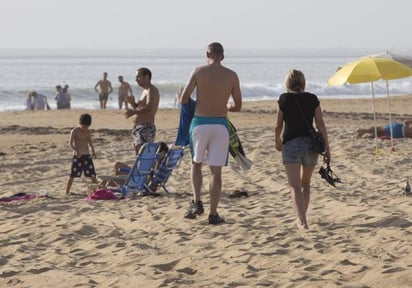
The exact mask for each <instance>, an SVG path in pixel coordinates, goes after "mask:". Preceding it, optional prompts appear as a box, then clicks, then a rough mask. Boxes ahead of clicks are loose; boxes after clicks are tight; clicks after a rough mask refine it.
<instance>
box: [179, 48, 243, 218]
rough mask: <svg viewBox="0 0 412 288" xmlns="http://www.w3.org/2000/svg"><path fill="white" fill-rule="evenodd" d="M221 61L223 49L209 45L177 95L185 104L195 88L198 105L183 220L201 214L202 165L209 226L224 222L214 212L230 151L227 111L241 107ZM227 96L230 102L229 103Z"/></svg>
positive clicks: (235, 84)
mask: <svg viewBox="0 0 412 288" xmlns="http://www.w3.org/2000/svg"><path fill="white" fill-rule="evenodd" d="M223 58H224V51H223V46H222V45H221V44H220V43H217V42H214V43H211V44H209V45H208V47H207V49H206V63H207V64H206V65H203V66H198V67H196V68H195V69H194V70H193V72H192V74H191V75H190V77H189V80H188V83H187V84H186V86H185V88H184V89H183V93H182V94H181V96H180V103H181V104H186V103H187V102H188V101H189V98H190V95H191V94H192V92H193V91H194V90H195V89H196V92H197V96H196V99H197V103H196V107H195V113H194V117H193V119H192V122H191V125H190V147H191V149H190V150H191V152H192V167H191V180H192V190H193V200H192V202H191V204H190V206H189V208H188V209H187V211H186V213H185V215H184V218H188V219H194V218H196V217H197V215H200V214H202V213H203V212H204V209H203V203H202V201H201V189H202V183H203V180H202V179H203V175H202V164H203V162H204V163H205V164H207V165H208V166H209V170H210V173H211V179H210V185H209V195H210V213H209V218H208V222H209V224H212V225H216V224H221V223H223V222H225V221H224V219H223V218H221V217H220V216H219V214H218V213H217V206H218V204H219V200H220V194H221V191H222V166H225V165H226V164H227V157H228V151H229V130H228V124H227V111H231V112H238V111H240V109H241V107H242V96H241V91H240V84H239V78H238V76H237V74H236V73H235V72H234V71H232V70H230V69H228V68H226V67H225V66H223V65H222V64H221V62H222V61H223ZM230 97H232V99H233V102H232V101H230V102H228V101H229V98H230Z"/></svg>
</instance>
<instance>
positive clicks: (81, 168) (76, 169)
mask: <svg viewBox="0 0 412 288" xmlns="http://www.w3.org/2000/svg"><path fill="white" fill-rule="evenodd" d="M82 172H84V176H85V177H96V172H95V170H94V164H93V159H92V157H91V156H90V155H82V156H81V157H80V158H77V157H76V156H73V159H72V167H71V172H70V177H80V176H82Z"/></svg>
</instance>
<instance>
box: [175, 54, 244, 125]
mask: <svg viewBox="0 0 412 288" xmlns="http://www.w3.org/2000/svg"><path fill="white" fill-rule="evenodd" d="M221 60H223V56H222V58H216V59H213V58H208V64H207V65H204V66H200V67H197V68H195V69H194V71H193V72H192V75H191V76H190V79H189V82H188V84H187V85H186V87H185V89H184V91H183V93H182V95H181V103H182V104H184V103H186V102H187V101H188V99H189V97H190V95H191V93H192V92H193V90H194V89H195V88H196V91H197V96H196V110H195V115H196V116H208V117H226V116H227V111H228V110H229V111H240V109H241V106H242V99H241V92H240V84H239V78H238V76H237V74H236V73H235V72H234V71H232V70H230V69H228V68H226V67H224V66H223V65H221V63H220V62H221ZM230 96H232V98H233V101H234V102H231V103H228V100H229V97H230Z"/></svg>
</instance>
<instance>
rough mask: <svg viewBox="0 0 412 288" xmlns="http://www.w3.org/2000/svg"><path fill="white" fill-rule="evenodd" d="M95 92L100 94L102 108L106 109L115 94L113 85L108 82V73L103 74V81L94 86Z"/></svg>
mask: <svg viewBox="0 0 412 288" xmlns="http://www.w3.org/2000/svg"><path fill="white" fill-rule="evenodd" d="M94 91H96V92H97V93H99V101H100V108H101V109H106V105H107V100H108V99H109V95H110V93H112V92H113V87H112V83H111V82H110V81H109V80H107V72H104V73H103V79H101V80H99V81H98V82H97V83H96V85H95V86H94Z"/></svg>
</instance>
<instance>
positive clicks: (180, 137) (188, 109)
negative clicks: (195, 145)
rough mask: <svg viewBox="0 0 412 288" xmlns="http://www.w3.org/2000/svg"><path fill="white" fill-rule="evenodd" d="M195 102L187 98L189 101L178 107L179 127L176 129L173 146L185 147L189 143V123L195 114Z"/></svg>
mask: <svg viewBox="0 0 412 288" xmlns="http://www.w3.org/2000/svg"><path fill="white" fill-rule="evenodd" d="M195 107H196V101H195V100H193V99H191V98H189V101H188V102H187V103H185V104H182V105H181V107H180V119H179V127H178V129H177V135H176V141H175V145H179V146H187V145H189V143H190V136H189V129H190V122H191V121H192V118H193V115H194V114H195Z"/></svg>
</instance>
